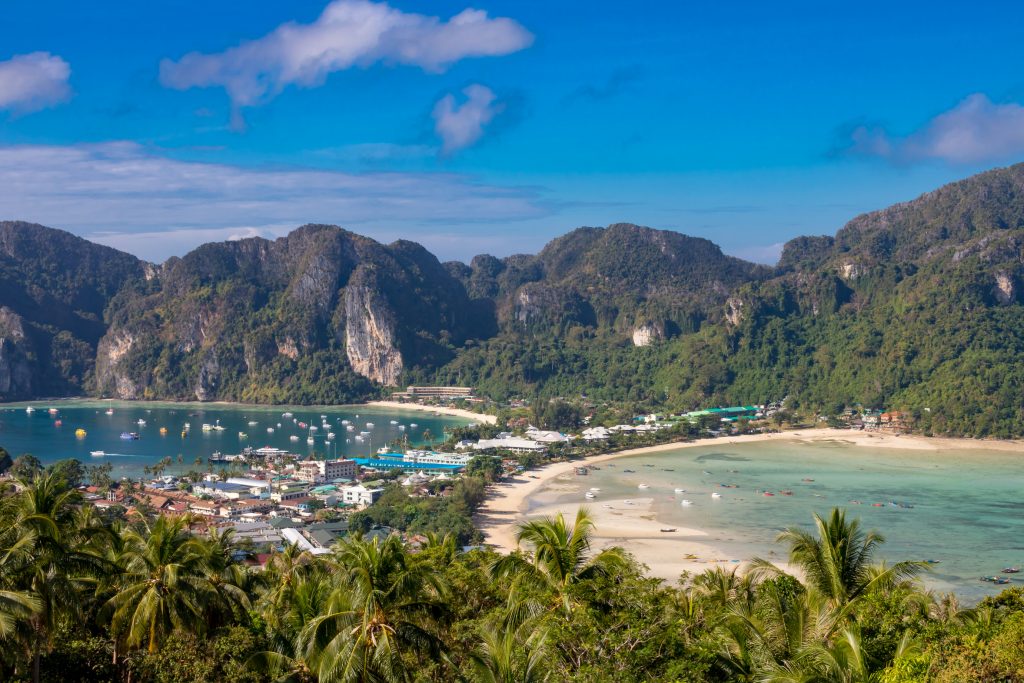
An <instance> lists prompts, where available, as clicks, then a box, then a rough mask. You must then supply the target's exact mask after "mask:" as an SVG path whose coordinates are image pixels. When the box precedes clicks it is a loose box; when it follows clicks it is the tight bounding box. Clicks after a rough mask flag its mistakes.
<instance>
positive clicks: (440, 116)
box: [434, 84, 505, 154]
mask: <svg viewBox="0 0 1024 683" xmlns="http://www.w3.org/2000/svg"><path fill="white" fill-rule="evenodd" d="M462 94H463V95H465V96H466V99H465V101H464V102H463V103H462V104H458V102H457V101H456V99H455V95H452V94H451V93H449V94H447V95H445V96H444V97H442V98H441V99H440V100H438V102H437V104H436V105H434V132H435V133H437V136H438V137H439V138H441V153H442V154H451V153H453V152H456V151H458V150H460V149H465V148H466V147H469V146H471V145H473V144H475V143H476V142H477V141H478V140H480V138H482V137H483V135H484V128H485V127H486V126H487V124H489V123H490V122H491V121H492V120H493V119H494V117H495V116H497V115H498V114H500V113H501V112H502V111H503V110H504V108H505V106H504V104H502V103H501V102H498V101H497V100H498V98H497V96H496V95H495V94H494V92H493V91H492V90H491V89H490V88H488V87H487V86H484V85H479V84H473V85H470V86H468V87H466V88H463V90H462Z"/></svg>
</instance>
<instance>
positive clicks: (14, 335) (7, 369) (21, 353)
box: [0, 306, 33, 397]
mask: <svg viewBox="0 0 1024 683" xmlns="http://www.w3.org/2000/svg"><path fill="white" fill-rule="evenodd" d="M25 347H26V340H25V327H24V325H23V324H22V320H21V316H19V315H18V314H17V313H15V312H14V311H12V310H11V309H10V308H7V307H6V306H0V396H10V397H16V396H30V395H32V393H33V391H32V390H33V386H32V368H31V366H30V364H29V361H28V358H27V357H26V348H25Z"/></svg>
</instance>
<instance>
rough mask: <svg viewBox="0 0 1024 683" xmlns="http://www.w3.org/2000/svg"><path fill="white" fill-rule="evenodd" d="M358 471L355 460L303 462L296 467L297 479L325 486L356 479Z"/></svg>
mask: <svg viewBox="0 0 1024 683" xmlns="http://www.w3.org/2000/svg"><path fill="white" fill-rule="evenodd" d="M358 471H359V465H358V464H357V463H356V461H355V460H303V461H302V462H300V463H298V465H297V466H296V471H295V478H296V479H298V480H300V481H305V482H309V483H310V484H323V483H325V482H329V481H335V480H337V479H355V478H356V474H357V473H358Z"/></svg>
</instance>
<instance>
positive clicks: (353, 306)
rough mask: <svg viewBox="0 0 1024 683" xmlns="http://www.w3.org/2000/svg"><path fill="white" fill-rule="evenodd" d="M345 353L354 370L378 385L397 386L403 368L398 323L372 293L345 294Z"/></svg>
mask: <svg viewBox="0 0 1024 683" xmlns="http://www.w3.org/2000/svg"><path fill="white" fill-rule="evenodd" d="M345 320H346V322H345V353H346V356H347V357H348V362H349V363H350V364H351V365H352V369H353V370H355V371H356V372H357V373H359V374H360V375H362V376H363V377H366V378H368V379H370V380H372V381H374V382H377V383H378V384H384V385H387V386H395V385H397V384H398V378H399V377H401V375H402V369H403V367H404V364H403V361H402V354H401V352H400V351H399V350H398V344H397V339H396V334H395V328H396V322H397V321H396V320H395V317H394V313H393V312H392V311H391V309H390V307H389V306H388V305H387V302H386V301H384V300H383V297H381V296H380V295H379V294H378V293H377V292H376V291H374V290H373V289H371V288H369V287H366V286H362V285H354V286H349V287H347V288H346V290H345Z"/></svg>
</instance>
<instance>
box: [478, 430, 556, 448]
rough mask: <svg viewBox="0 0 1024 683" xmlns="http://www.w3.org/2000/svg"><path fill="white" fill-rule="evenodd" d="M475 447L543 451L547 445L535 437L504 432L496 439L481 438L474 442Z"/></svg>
mask: <svg viewBox="0 0 1024 683" xmlns="http://www.w3.org/2000/svg"><path fill="white" fill-rule="evenodd" d="M473 449H474V450H478V451H488V450H502V451H511V452H513V453H543V452H544V451H546V450H547V446H546V445H544V444H542V443H539V442H537V441H534V440H533V439H524V438H522V437H520V436H512V435H511V434H507V433H503V434H499V435H498V438H496V439H480V440H479V441H477V442H476V443H475V444H473Z"/></svg>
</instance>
